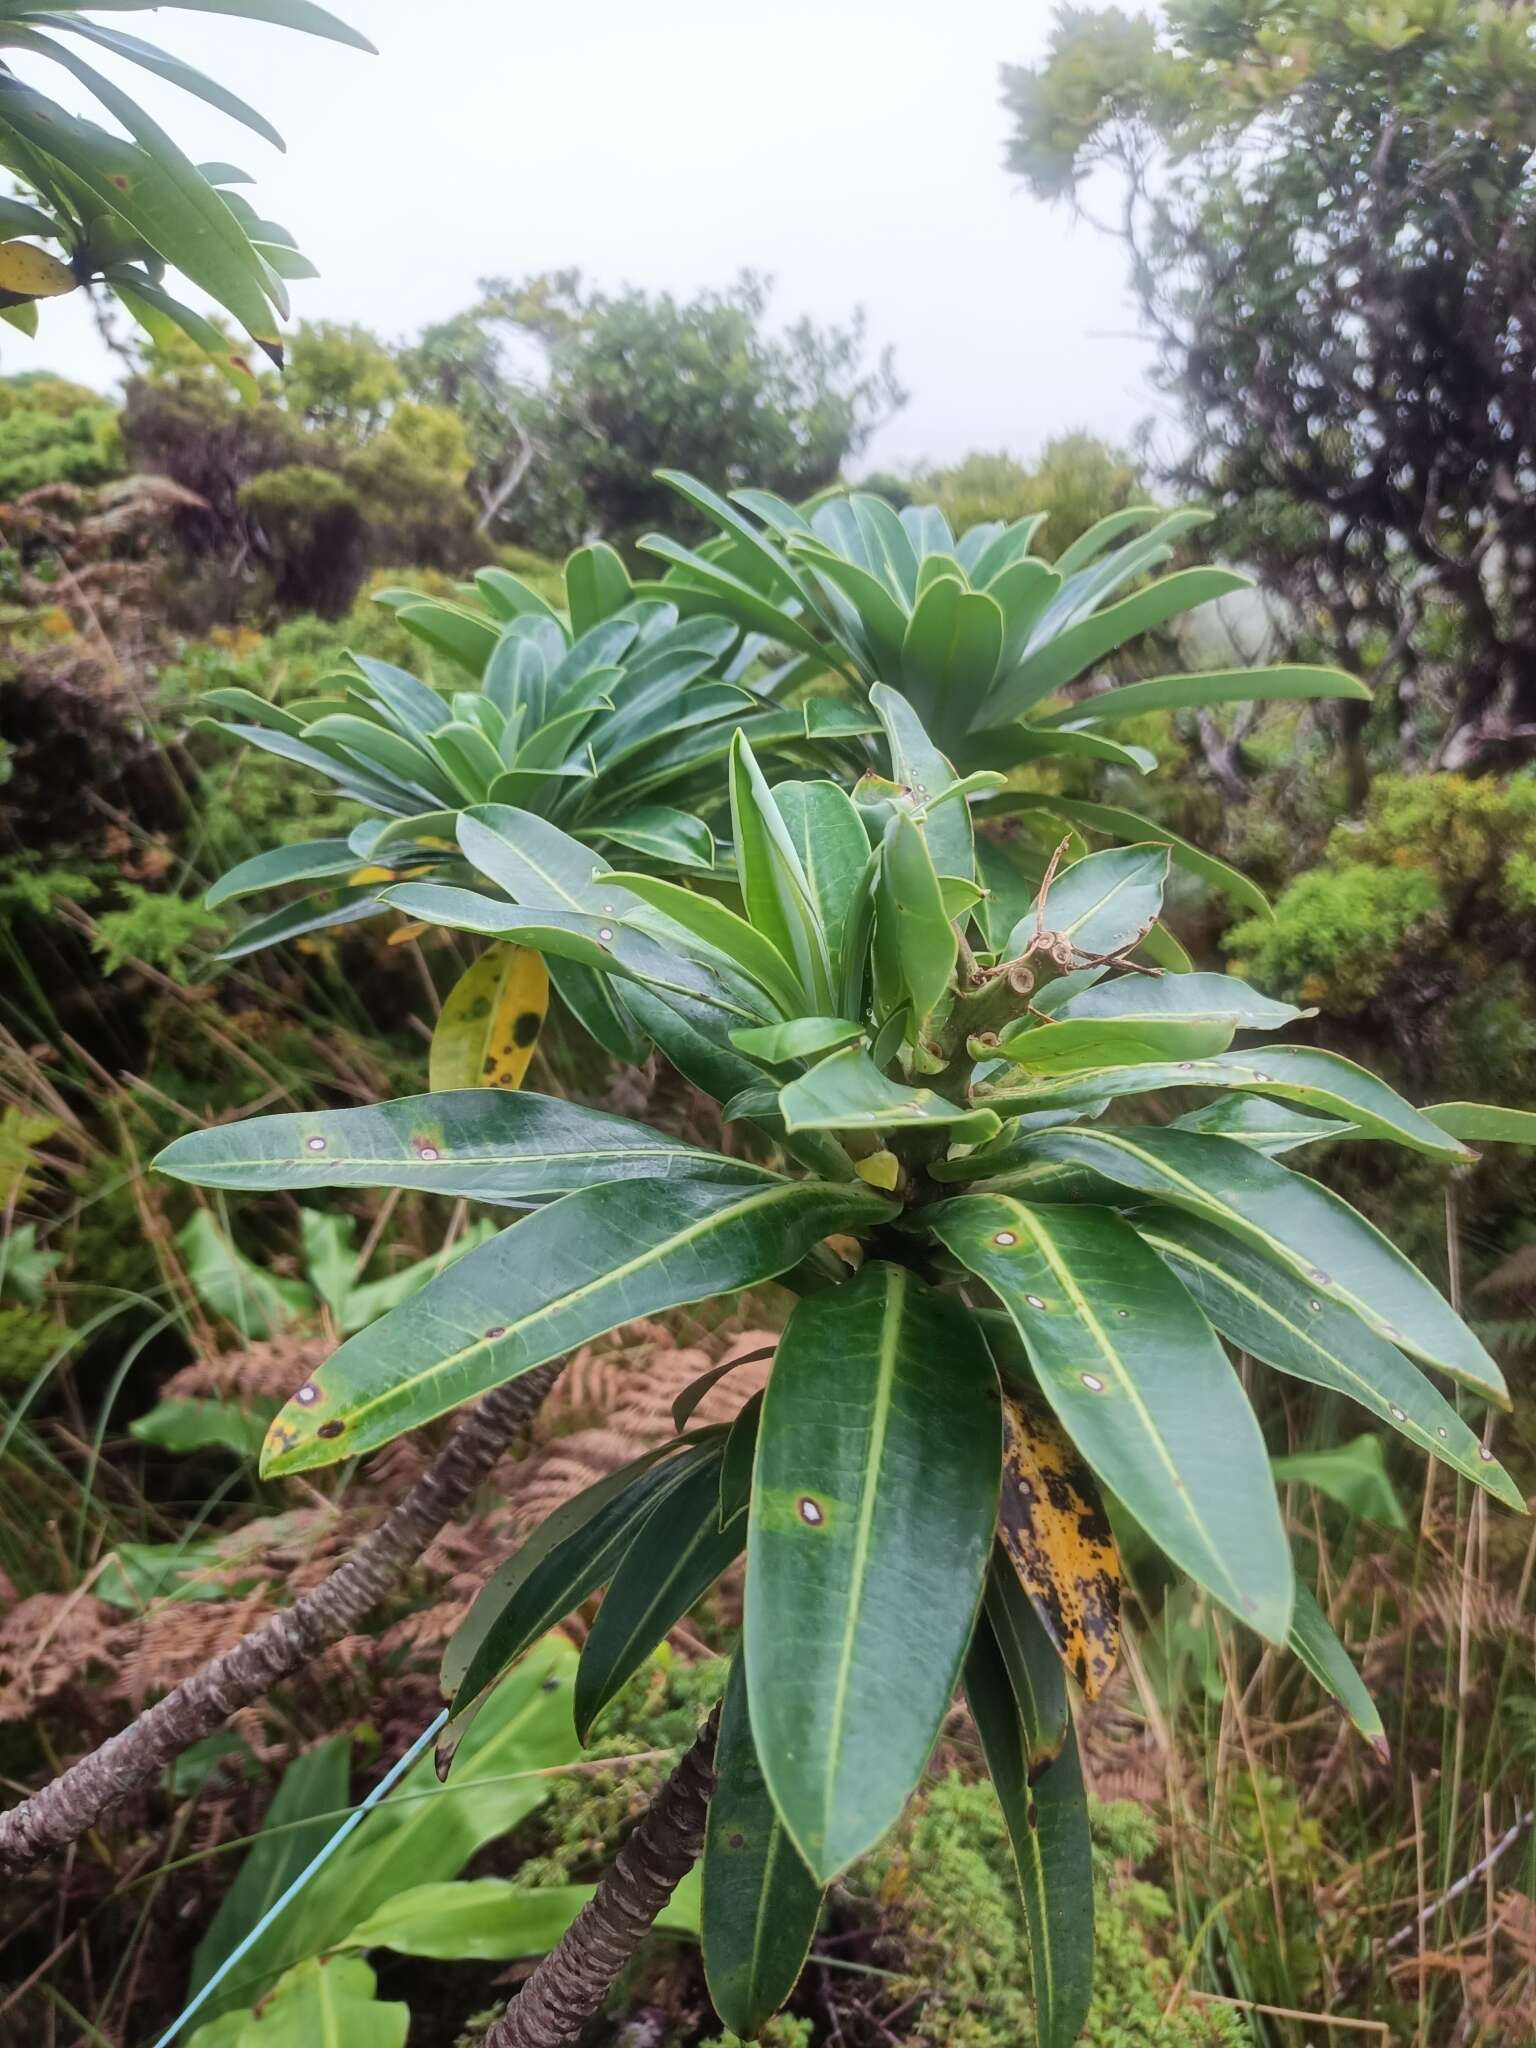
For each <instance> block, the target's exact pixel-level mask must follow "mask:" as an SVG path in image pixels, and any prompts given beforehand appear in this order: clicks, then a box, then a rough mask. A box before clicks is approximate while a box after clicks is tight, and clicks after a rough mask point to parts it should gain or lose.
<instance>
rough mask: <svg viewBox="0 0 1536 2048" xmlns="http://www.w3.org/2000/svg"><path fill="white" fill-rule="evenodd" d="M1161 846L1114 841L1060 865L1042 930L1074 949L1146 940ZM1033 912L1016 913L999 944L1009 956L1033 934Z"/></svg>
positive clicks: (1157, 890)
mask: <svg viewBox="0 0 1536 2048" xmlns="http://www.w3.org/2000/svg"><path fill="white" fill-rule="evenodd" d="M1167 879H1168V849H1167V847H1166V846H1116V847H1111V848H1109V849H1108V850H1107V851H1106V852H1104V853H1090V854H1085V855H1084V857H1083V858H1082V859H1081V860H1077V861H1074V862H1073V863H1072V865H1071V867H1069V868H1064V869H1063V870H1062V872H1061V873H1060V874H1059V875H1058V876H1057V877H1056V879H1055V881H1054V882H1053V883H1052V884H1051V888H1050V893H1049V894H1048V895H1047V897H1046V899H1045V907H1044V919H1045V923H1044V929H1045V930H1046V931H1047V932H1054V933H1057V934H1059V935H1060V936H1061V937H1062V938H1065V939H1067V940H1069V941H1070V942H1071V945H1072V947H1073V949H1074V951H1076V952H1079V953H1086V954H1091V955H1098V956H1103V955H1106V954H1111V953H1124V952H1126V951H1127V950H1128V949H1129V948H1131V947H1133V946H1135V945H1137V944H1138V943H1139V942H1140V941H1141V940H1143V939H1145V938H1146V936H1147V934H1148V932H1149V931H1150V930H1151V929H1152V927H1153V925H1154V924H1155V922H1156V920H1157V915H1158V912H1159V911H1160V910H1161V909H1162V907H1163V885H1164V883H1165V882H1166V881H1167ZM1035 929H1036V913H1035V912H1034V911H1033V910H1032V911H1030V912H1029V914H1028V915H1027V916H1025V917H1021V918H1020V919H1019V921H1018V923H1017V924H1016V925H1015V926H1014V928H1013V931H1012V932H1011V933H1010V935H1009V937H1008V939H1007V941H1006V943H1005V944H1004V946H1003V948H1002V952H1003V957H1004V958H1005V959H1013V958H1015V957H1016V956H1017V955H1018V954H1019V953H1021V952H1022V951H1023V950H1024V948H1025V947H1026V946H1027V945H1028V944H1029V943H1030V941H1031V940H1032V939H1033V938H1034V935H1035Z"/></svg>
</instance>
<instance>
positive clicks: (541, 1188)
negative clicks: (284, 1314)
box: [155, 1088, 776, 1209]
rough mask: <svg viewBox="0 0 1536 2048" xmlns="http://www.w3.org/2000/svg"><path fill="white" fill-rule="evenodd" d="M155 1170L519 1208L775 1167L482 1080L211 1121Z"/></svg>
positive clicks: (184, 1176) (182, 1176)
mask: <svg viewBox="0 0 1536 2048" xmlns="http://www.w3.org/2000/svg"><path fill="white" fill-rule="evenodd" d="M155 1170H156V1171H157V1172H159V1173H168V1174H170V1175H171V1176H172V1177H173V1178H174V1179H176V1180H185V1181H190V1182H192V1183H193V1185H194V1186H197V1187H210V1188H246V1189H267V1188H301V1189H302V1188H419V1189H420V1190H421V1191H422V1192H423V1193H426V1194H438V1195H456V1196H463V1197H464V1198H466V1199H467V1200H470V1201H476V1202H494V1203H498V1204H501V1205H504V1206H506V1207H508V1208H519V1209H521V1208H527V1207H531V1206H533V1205H534V1204H536V1203H539V1202H547V1201H551V1200H553V1199H554V1198H555V1197H556V1196H559V1195H567V1194H571V1193H573V1192H574V1191H575V1190H576V1189H578V1188H587V1187H598V1186H601V1185H603V1184H604V1183H606V1182H609V1181H614V1180H669V1179H678V1178H682V1179H687V1178H691V1177H697V1178H700V1179H705V1180H715V1181H719V1182H721V1183H723V1184H729V1183H736V1184H739V1185H742V1186H747V1185H750V1184H755V1183H762V1182H765V1181H767V1180H770V1179H773V1178H775V1177H776V1176H773V1175H770V1174H768V1173H767V1172H766V1170H765V1169H764V1168H762V1167H757V1166H752V1165H750V1164H748V1162H747V1161H746V1160H742V1159H727V1158H726V1157H725V1156H724V1154H723V1153H718V1152H701V1151H697V1150H695V1148H694V1147H693V1146H691V1145H687V1144H684V1143H683V1141H682V1140H681V1139H678V1138H668V1137H665V1136H664V1135H663V1134H662V1133H661V1132H659V1131H653V1130H651V1129H650V1128H649V1127H648V1126H647V1125H645V1124H638V1123H632V1122H631V1121H630V1119H629V1118H628V1117H623V1116H614V1115H612V1114H611V1113H610V1112H609V1111H607V1110H602V1109H584V1108H583V1107H582V1106H581V1105H580V1104H579V1103H575V1102H563V1101H561V1100H559V1099H558V1098H557V1097H555V1096H552V1095H533V1094H522V1093H519V1094H516V1095H514V1094H512V1093H510V1092H508V1091H502V1090H499V1089H479V1088H460V1089H451V1090H449V1091H447V1092H446V1093H444V1094H440V1095H406V1096H402V1097H400V1098H399V1099H398V1100H397V1101H394V1102H381V1103H379V1104H377V1105H376V1106H374V1107H370V1108H367V1109H323V1110H306V1111H301V1112H298V1113H289V1114H284V1115H282V1116H253V1117H247V1118H246V1119H245V1121H244V1122H243V1123H232V1124H210V1125H209V1126H208V1128H207V1129H206V1130H201V1131H189V1132H188V1133H187V1135H186V1136H185V1137H182V1138H177V1139H175V1140H174V1141H173V1142H172V1143H171V1144H169V1145H167V1147H166V1148H165V1150H164V1151H163V1152H162V1153H161V1154H160V1155H159V1157H158V1158H157V1159H156V1160H155Z"/></svg>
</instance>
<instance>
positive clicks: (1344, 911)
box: [1222, 861, 1445, 1016]
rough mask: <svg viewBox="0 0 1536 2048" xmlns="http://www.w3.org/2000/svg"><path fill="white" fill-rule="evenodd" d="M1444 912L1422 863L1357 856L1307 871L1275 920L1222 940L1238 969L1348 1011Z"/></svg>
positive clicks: (1266, 984)
mask: <svg viewBox="0 0 1536 2048" xmlns="http://www.w3.org/2000/svg"><path fill="white" fill-rule="evenodd" d="M1444 910H1445V898H1444V896H1443V894H1442V893H1441V889H1440V885H1439V883H1438V882H1437V881H1436V879H1435V878H1434V876H1433V875H1428V874H1426V873H1424V871H1423V870H1422V869H1420V868H1410V867H1390V868H1378V867H1369V866H1367V865H1366V864H1365V863H1364V862H1363V861H1350V862H1348V863H1347V864H1346V865H1344V866H1341V867H1323V868H1316V869H1314V870H1313V872H1312V873H1311V874H1309V875H1303V876H1301V877H1300V879H1299V880H1298V881H1295V882H1293V883H1292V884H1291V886H1290V887H1289V888H1288V889H1287V890H1286V892H1285V894H1284V895H1283V896H1282V897H1281V898H1280V900H1279V902H1278V903H1277V904H1276V905H1275V914H1274V917H1273V918H1272V919H1271V918H1259V917H1253V918H1248V919H1246V920H1245V921H1244V922H1243V923H1242V924H1239V925H1236V926H1234V927H1233V929H1232V930H1231V931H1229V932H1228V933H1227V935H1226V937H1225V938H1224V939H1223V941H1222V944H1223V946H1224V947H1225V948H1226V950H1227V952H1228V953H1230V954H1231V955H1232V956H1233V965H1234V970H1235V971H1236V972H1238V973H1241V974H1243V975H1245V976H1247V977H1248V978H1249V979H1250V980H1253V981H1255V982H1257V983H1258V984H1259V985H1260V986H1261V987H1262V988H1267V989H1273V990H1274V991H1275V992H1276V993H1277V994H1283V995H1287V996H1290V997H1292V998H1294V999H1296V1000H1298V1001H1301V1002H1307V1003H1316V1004H1317V1005H1318V1007H1319V1008H1321V1009H1324V1010H1328V1011H1331V1012H1333V1013H1334V1014H1336V1015H1343V1016H1348V1015H1351V1014H1352V1013H1354V1012H1355V1011H1357V1010H1359V1009H1360V1008H1362V1007H1363V1005H1364V1004H1366V1003H1368V1002H1369V1001H1370V1000H1371V999H1372V997H1374V996H1376V995H1379V994H1380V993H1381V990H1382V988H1383V987H1384V986H1385V984H1386V982H1387V979H1388V977H1389V976H1390V975H1391V973H1392V971H1393V967H1394V965H1395V963H1396V958H1397V954H1398V952H1399V949H1400V948H1402V947H1404V946H1406V945H1407V944H1409V943H1410V942H1411V941H1415V940H1418V939H1421V938H1422V937H1424V936H1425V935H1426V934H1427V930H1428V928H1429V926H1430V925H1431V923H1432V922H1433V921H1434V920H1437V919H1440V918H1442V917H1443V915H1444Z"/></svg>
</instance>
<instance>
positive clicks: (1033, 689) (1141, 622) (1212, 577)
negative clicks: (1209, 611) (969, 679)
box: [986, 569, 1253, 725]
mask: <svg viewBox="0 0 1536 2048" xmlns="http://www.w3.org/2000/svg"><path fill="white" fill-rule="evenodd" d="M1252 588H1253V578H1252V577H1251V576H1240V575H1238V574H1237V572H1236V571H1235V570H1232V569H1180V570H1177V571H1176V572H1175V573H1174V574H1173V575H1172V576H1164V577H1163V578H1161V580H1160V581H1158V582H1156V583H1151V584H1149V585H1148V586H1147V588H1146V589H1145V590H1138V591H1137V592H1136V593H1135V595H1134V596H1131V597H1126V598H1122V599H1121V601H1120V602H1119V603H1118V604H1112V605H1109V606H1107V607H1106V608H1105V609H1104V610H1103V611H1096V612H1093V613H1091V614H1090V615H1089V617H1087V618H1086V619H1081V620H1079V621H1078V623H1077V624H1076V625H1075V626H1068V627H1067V629H1066V631H1065V632H1061V633H1056V634H1054V635H1053V636H1052V637H1051V638H1050V639H1048V640H1047V641H1046V642H1045V643H1044V645H1043V646H1041V647H1040V648H1039V649H1038V650H1037V651H1036V652H1034V653H1033V654H1030V655H1028V656H1027V657H1026V658H1025V659H1024V660H1023V661H1021V662H1020V663H1019V665H1018V667H1017V668H1015V669H1014V671H1013V673H1012V674H1011V675H1010V676H1009V678H1008V680H1007V682H1006V683H1005V684H1004V685H1003V686H1002V687H1001V688H1000V689H998V690H997V692H996V693H995V694H994V696H993V697H992V700H991V702H990V703H989V704H988V705H987V712H986V716H987V723H988V725H1006V724H1007V723H1008V721H1009V720H1010V719H1014V718H1019V717H1022V715H1023V714H1024V713H1025V712H1026V711H1028V710H1029V709H1030V708H1031V707H1032V706H1033V705H1035V704H1038V703H1039V701H1040V699H1041V698H1042V697H1048V696H1049V695H1050V694H1051V692H1052V691H1053V690H1058V689H1060V687H1061V685H1062V684H1063V683H1070V682H1071V681H1072V680H1073V679H1074V678H1075V677H1077V676H1080V675H1081V674H1082V673H1083V670H1084V669H1086V668H1091V667H1092V665H1093V664H1094V662H1096V661H1098V660H1100V659H1101V657H1102V656H1104V655H1106V654H1111V653H1113V652H1114V650H1115V649H1116V648H1117V647H1123V646H1124V645H1125V643H1126V641H1127V640H1134V639H1136V638H1137V637H1138V636H1139V635H1140V634H1142V633H1150V632H1151V631H1153V630H1154V628H1156V627H1158V626H1162V625H1166V624H1167V622H1168V620H1169V619H1174V618H1177V617H1178V616H1179V614H1180V613H1181V612H1187V611H1192V610H1193V609H1194V607H1195V606H1196V605H1202V604H1209V603H1211V601H1212V600H1213V599H1214V598H1218V597H1226V596H1228V595H1229V594H1230V593H1231V592H1232V591H1234V590H1251V589H1252ZM1074 708H1075V710H1076V711H1077V713H1078V714H1079V715H1081V713H1082V709H1083V707H1082V705H1081V704H1079V705H1077V706H1075V707H1074Z"/></svg>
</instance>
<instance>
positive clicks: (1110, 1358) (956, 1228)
mask: <svg viewBox="0 0 1536 2048" xmlns="http://www.w3.org/2000/svg"><path fill="white" fill-rule="evenodd" d="M1047 1135H1048V1136H1054V1135H1055V1134H1054V1133H1048V1134H1047ZM932 1223H933V1229H934V1232H935V1234H936V1235H937V1236H938V1238H939V1239H940V1241H941V1242H942V1243H943V1244H945V1245H947V1246H948V1248H949V1249H950V1250H951V1251H952V1252H953V1253H954V1254H955V1256H956V1257H957V1258H958V1259H959V1260H961V1262H962V1263H963V1264H964V1265H965V1266H967V1267H968V1268H969V1269H970V1270H971V1272H973V1273H975V1274H977V1275H978V1277H979V1278H981V1279H983V1280H985V1281H986V1282H987V1284H988V1286H990V1287H991V1288H992V1289H993V1291H994V1292H995V1293H996V1294H997V1296H998V1298H999V1299H1000V1300H1001V1301H1002V1303H1003V1305H1004V1307H1005V1308H1006V1309H1007V1310H1008V1312H1009V1314H1010V1315H1011V1316H1012V1318H1013V1320H1014V1324H1015V1326H1016V1327H1017V1329H1018V1331H1019V1334H1020V1336H1021V1337H1022V1338H1023V1340H1024V1345H1025V1349H1026V1350H1027V1351H1028V1353H1029V1357H1030V1361H1031V1363H1032V1364H1033V1366H1034V1369H1035V1376H1036V1379H1037V1381H1038V1382H1039V1386H1040V1390H1041V1392H1042V1393H1043V1394H1044V1395H1045V1397H1046V1399H1047V1400H1048V1401H1049V1402H1050V1404H1051V1406H1052V1407H1053V1408H1054V1409H1055V1410H1056V1413H1057V1415H1058V1416H1059V1417H1060V1418H1061V1421H1062V1423H1063V1424H1064V1425H1065V1427H1066V1429H1067V1431H1068V1433H1069V1435H1070V1436H1071V1438H1072V1441H1073V1442H1074V1443H1075V1444H1076V1446H1077V1448H1078V1450H1079V1451H1080V1452H1081V1453H1082V1455H1083V1456H1084V1458H1086V1460H1087V1461H1088V1463H1089V1464H1090V1465H1091V1466H1092V1467H1093V1469H1094V1471H1095V1472H1096V1473H1097V1474H1098V1476H1099V1478H1100V1479H1101V1480H1103V1482H1104V1483H1105V1485H1107V1486H1109V1487H1111V1488H1113V1490H1114V1491H1115V1492H1116V1493H1117V1494H1118V1495H1119V1496H1120V1498H1121V1499H1122V1500H1123V1501H1124V1502H1125V1504H1126V1506H1127V1507H1128V1508H1129V1509H1130V1511H1131V1513H1132V1514H1133V1515H1134V1516H1135V1517H1136V1519H1137V1521H1138V1522H1139V1523H1140V1524H1141V1526H1142V1527H1143V1528H1144V1529H1145V1530H1146V1532H1147V1534H1148V1535H1149V1536H1151V1537H1152V1539H1153V1541H1154V1542H1156V1543H1157V1544H1159V1545H1160V1546H1161V1547H1162V1548H1163V1549H1164V1550H1165V1551H1166V1552H1167V1553H1168V1555H1169V1556H1170V1557H1171V1558H1172V1559H1173V1560H1174V1562H1175V1563H1176V1564H1178V1565H1180V1566H1181V1567H1182V1568H1183V1569H1184V1570H1185V1571H1187V1572H1188V1573H1189V1575H1190V1576H1191V1578H1194V1579H1198V1580H1199V1582H1200V1584H1201V1585H1203V1586H1205V1587H1206V1588H1207V1589H1208V1590H1209V1591H1210V1592H1212V1593H1214V1594H1215V1595H1216V1597H1217V1599H1218V1600H1220V1601H1221V1602H1222V1603H1223V1604H1224V1605H1225V1606H1227V1607H1230V1608H1231V1609H1232V1611H1233V1613H1234V1614H1236V1615H1238V1616H1239V1618H1240V1619H1241V1620H1243V1621H1246V1622H1247V1623H1248V1624H1249V1625H1250V1627H1252V1628H1255V1629H1257V1631H1258V1632H1259V1634H1261V1635H1264V1636H1267V1637H1268V1638H1269V1639H1270V1641H1272V1642H1284V1640H1285V1638H1286V1634H1287V1631H1288V1629H1289V1627H1290V1612H1291V1555H1290V1551H1289V1549H1288V1548H1287V1546H1286V1541H1285V1532H1284V1530H1283V1529H1282V1528H1281V1525H1280V1511H1279V1507H1278V1505H1277V1503H1276V1501H1275V1491H1274V1487H1273V1485H1272V1483H1271V1481H1270V1476H1269V1461H1268V1456H1267V1453H1266V1451H1265V1448H1264V1439H1263V1437H1262V1436H1261V1435H1260V1433H1259V1426H1258V1423H1257V1422H1256V1421H1255V1419H1254V1415H1253V1410H1252V1409H1251V1408H1250V1407H1249V1405H1248V1402H1247V1399H1246V1397H1245V1396H1244V1394H1243V1390H1242V1388H1241V1386H1240V1385H1239V1384H1238V1381H1237V1376H1236V1374H1235V1373H1234V1372H1233V1370H1232V1368H1231V1366H1230V1365H1229V1364H1228V1363H1227V1360H1226V1357H1225V1356H1224V1354H1223V1352H1222V1349H1221V1346H1220V1345H1219V1344H1218V1343H1217V1341H1216V1338H1215V1336H1214V1335H1213V1333H1212V1331H1211V1329H1210V1326H1209V1324H1207V1322H1206V1321H1205V1319H1204V1317H1203V1316H1202V1315H1201V1313H1200V1311H1199V1309H1198V1308H1197V1307H1196V1306H1195V1303H1194V1302H1193V1301H1192V1300H1191V1298H1190V1296H1189V1295H1188V1294H1187V1293H1186V1292H1185V1290H1184V1289H1183V1288H1182V1287H1181V1286H1180V1285H1179V1283H1178V1282H1177V1281H1176V1280H1175V1279H1174V1278H1173V1276H1172V1275H1171V1274H1170V1273H1169V1272H1168V1269H1167V1268H1166V1266H1164V1265H1163V1263H1162V1261H1161V1260H1160V1259H1159V1258H1158V1257H1157V1255H1156V1253H1154V1252H1153V1251H1152V1250H1151V1249H1150V1248H1149V1247H1148V1246H1147V1245H1145V1244H1143V1243H1142V1241H1141V1239H1140V1238H1139V1237H1138V1236H1137V1235H1136V1233H1135V1231H1134V1230H1133V1229H1132V1228H1131V1226H1130V1224H1129V1223H1127V1222H1126V1221H1125V1220H1124V1218H1123V1217H1120V1216H1118V1215H1116V1214H1114V1213H1113V1212H1112V1211H1110V1210H1107V1209H1095V1208H1074V1207H1070V1206H1066V1205H1062V1206H1053V1207H1050V1208H1041V1207H1035V1208H1030V1207H1027V1206H1026V1205H1025V1204H1024V1203H1023V1202H1020V1201H1015V1200H1014V1199H1013V1198H1012V1197H1010V1196H1007V1195H985V1194H978V1195H962V1196H959V1197H958V1198H957V1199H956V1200H954V1201H952V1202H945V1203H942V1204H941V1205H940V1206H939V1207H937V1208H936V1209H934V1210H933V1211H932Z"/></svg>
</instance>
